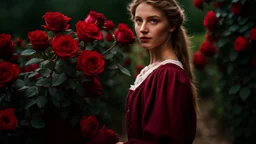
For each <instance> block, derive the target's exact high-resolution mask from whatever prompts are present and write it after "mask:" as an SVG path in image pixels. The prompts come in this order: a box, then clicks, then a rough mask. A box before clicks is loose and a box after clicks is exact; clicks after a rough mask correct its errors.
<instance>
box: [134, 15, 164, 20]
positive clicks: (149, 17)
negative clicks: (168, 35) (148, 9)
mask: <svg viewBox="0 0 256 144" xmlns="http://www.w3.org/2000/svg"><path fill="white" fill-rule="evenodd" d="M135 18H141V17H140V16H135ZM151 18H161V17H160V16H157V15H153V16H148V17H147V19H151Z"/></svg>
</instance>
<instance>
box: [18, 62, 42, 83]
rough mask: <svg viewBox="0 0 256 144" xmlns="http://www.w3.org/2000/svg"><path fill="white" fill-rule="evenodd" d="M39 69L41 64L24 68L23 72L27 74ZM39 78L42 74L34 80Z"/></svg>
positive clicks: (38, 74)
mask: <svg viewBox="0 0 256 144" xmlns="http://www.w3.org/2000/svg"><path fill="white" fill-rule="evenodd" d="M38 67H39V64H31V65H28V66H26V67H24V68H23V69H22V72H24V73H26V72H31V71H35V70H36V69H37V68H38ZM38 77H40V73H37V75H35V76H34V77H32V79H37V78H38Z"/></svg>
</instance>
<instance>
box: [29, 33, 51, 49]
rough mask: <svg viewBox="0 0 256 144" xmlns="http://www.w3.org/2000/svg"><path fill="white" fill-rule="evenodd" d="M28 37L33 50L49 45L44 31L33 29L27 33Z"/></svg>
mask: <svg viewBox="0 0 256 144" xmlns="http://www.w3.org/2000/svg"><path fill="white" fill-rule="evenodd" d="M28 38H29V40H30V43H31V44H32V47H33V49H35V50H44V49H46V48H47V46H48V45H49V40H48V36H47V34H46V32H44V31H41V30H35V31H32V32H29V33H28Z"/></svg>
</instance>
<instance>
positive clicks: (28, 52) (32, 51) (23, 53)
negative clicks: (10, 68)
mask: <svg viewBox="0 0 256 144" xmlns="http://www.w3.org/2000/svg"><path fill="white" fill-rule="evenodd" d="M35 52H36V51H35V50H33V49H26V50H24V51H22V52H21V54H20V55H22V56H30V55H33V54H34V53H35Z"/></svg>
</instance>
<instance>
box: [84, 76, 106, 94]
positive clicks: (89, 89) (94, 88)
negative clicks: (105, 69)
mask: <svg viewBox="0 0 256 144" xmlns="http://www.w3.org/2000/svg"><path fill="white" fill-rule="evenodd" d="M84 86H85V92H86V94H85V96H86V97H90V98H96V97H98V96H99V95H100V94H101V91H102V86H101V83H100V81H99V79H97V78H94V79H93V80H92V81H89V82H87V83H85V85H84Z"/></svg>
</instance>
